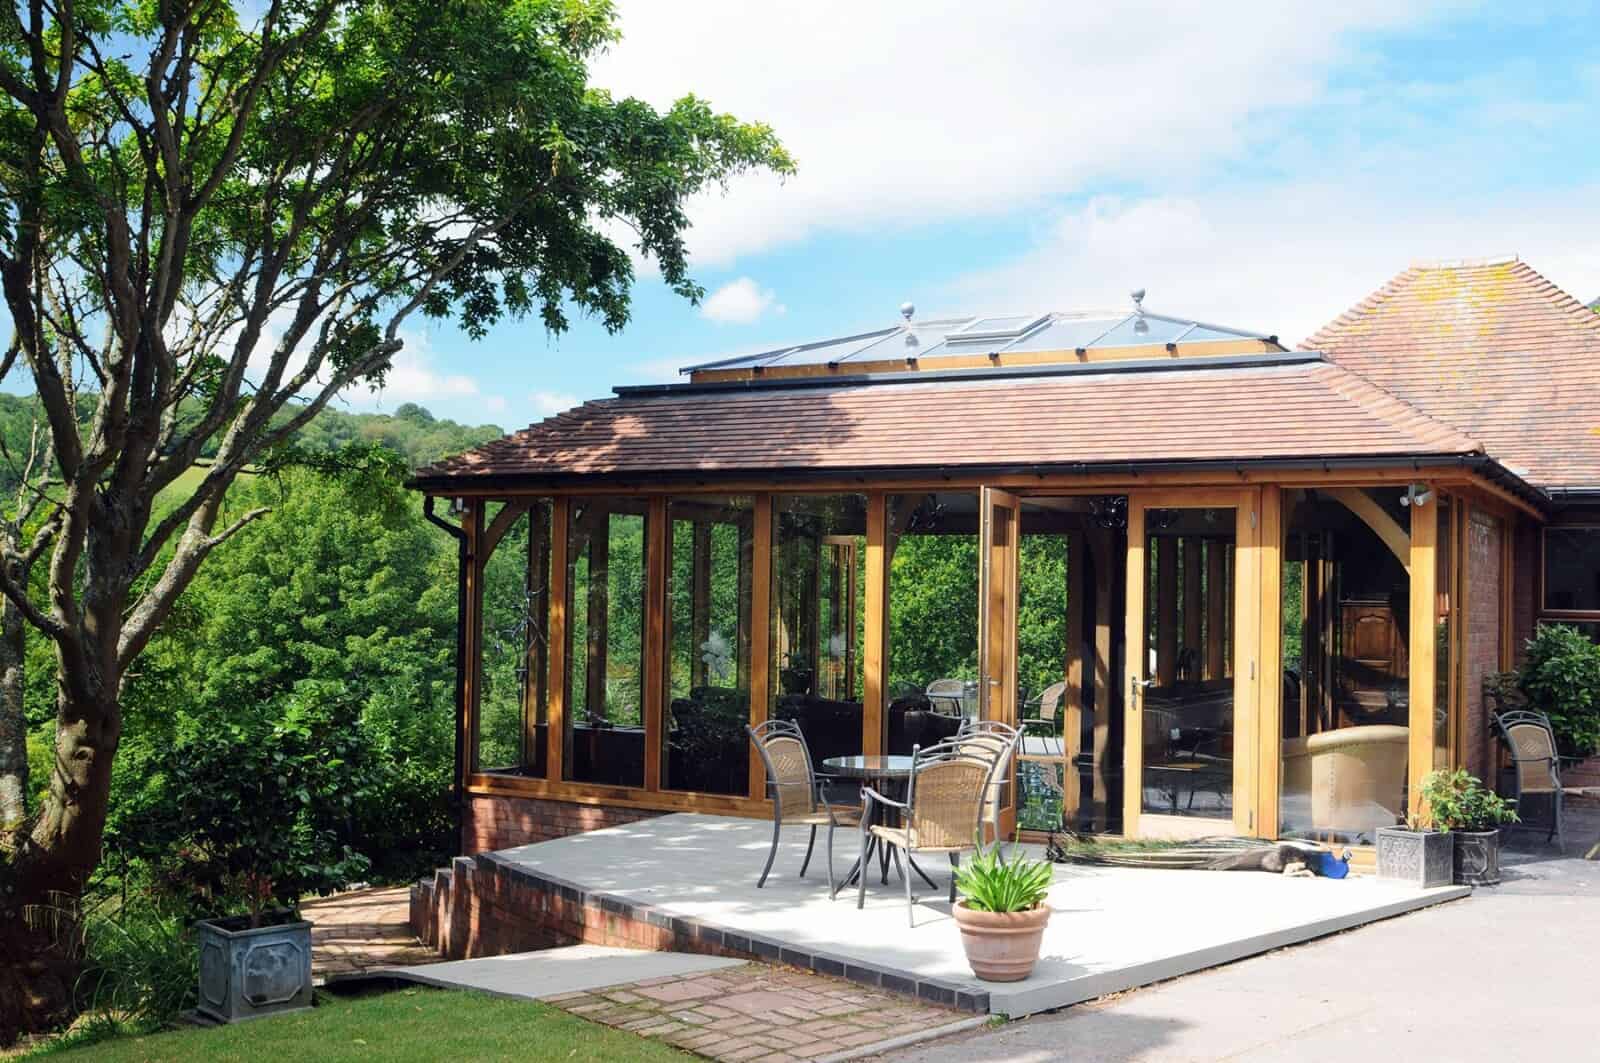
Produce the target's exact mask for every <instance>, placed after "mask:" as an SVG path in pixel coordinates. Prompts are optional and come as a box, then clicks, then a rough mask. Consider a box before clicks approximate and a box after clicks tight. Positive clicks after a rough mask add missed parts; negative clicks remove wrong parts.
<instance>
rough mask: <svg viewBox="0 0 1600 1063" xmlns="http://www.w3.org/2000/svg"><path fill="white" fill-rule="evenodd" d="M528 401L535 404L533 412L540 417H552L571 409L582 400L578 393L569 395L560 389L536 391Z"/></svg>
mask: <svg viewBox="0 0 1600 1063" xmlns="http://www.w3.org/2000/svg"><path fill="white" fill-rule="evenodd" d="M528 401H529V402H530V403H532V404H533V412H534V413H536V414H537V415H538V416H540V417H550V416H553V415H555V414H558V413H561V412H563V411H565V410H570V409H572V408H573V407H574V406H576V405H578V404H579V403H580V402H581V401H582V400H581V399H579V398H578V396H576V395H568V394H565V393H563V392H559V391H535V392H534V393H533V394H531V395H529V396H528Z"/></svg>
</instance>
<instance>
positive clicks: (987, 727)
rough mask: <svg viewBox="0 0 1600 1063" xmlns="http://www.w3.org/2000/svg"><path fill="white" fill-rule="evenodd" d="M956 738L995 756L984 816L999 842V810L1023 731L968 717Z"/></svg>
mask: <svg viewBox="0 0 1600 1063" xmlns="http://www.w3.org/2000/svg"><path fill="white" fill-rule="evenodd" d="M956 741H958V742H962V743H964V744H965V745H967V746H968V747H969V748H970V749H971V750H972V751H973V752H981V753H984V754H985V755H988V756H991V757H993V758H994V761H995V765H994V775H993V776H992V777H991V778H990V780H989V787H988V792H987V793H986V794H985V795H984V802H983V819H984V822H986V823H988V824H989V829H990V830H991V831H992V832H993V834H994V840H995V841H997V842H998V841H1000V810H1001V809H1002V808H1004V807H1005V797H1006V787H1007V786H1009V785H1010V783H1011V766H1012V764H1013V763H1014V762H1015V761H1016V757H1017V747H1018V746H1020V745H1021V744H1022V732H1021V731H1019V730H1017V729H1016V728H1015V727H1012V726H1011V725H1010V724H1008V723H1002V722H1000V721H999V720H967V721H965V722H964V723H962V725H961V730H959V731H957V732H956ZM1001 859H1002V860H1003V859H1004V857H1003V856H1002V857H1001Z"/></svg>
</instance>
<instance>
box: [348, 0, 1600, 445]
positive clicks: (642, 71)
mask: <svg viewBox="0 0 1600 1063" xmlns="http://www.w3.org/2000/svg"><path fill="white" fill-rule="evenodd" d="M1084 6H1088V5H1065V4H1010V3H1005V2H998V0H996V2H989V3H985V4H983V5H972V4H966V3H950V4H941V3H918V4H861V3H859V2H856V3H851V4H832V3H820V2H819V3H809V4H804V5H787V4H784V5H748V4H740V3H720V2H718V3H685V4H670V5H668V4H659V3H649V2H645V3H628V2H624V3H622V4H621V5H620V7H621V13H622V27H623V31H624V34H625V35H626V37H625V40H624V41H623V43H622V44H621V45H619V46H618V47H616V48H615V49H613V51H612V52H611V53H610V54H609V55H607V56H606V57H605V59H604V60H603V61H602V62H600V63H599V64H597V66H596V68H595V70H594V77H595V80H596V81H597V82H599V83H601V84H604V85H607V86H609V87H611V88H612V89H613V90H614V91H617V92H619V93H630V94H634V95H638V96H641V97H643V98H645V99H647V100H650V101H652V102H655V103H658V104H665V103H666V102H668V101H670V100H671V99H672V98H673V97H674V96H676V95H678V94H681V93H682V92H685V91H691V90H692V91H694V92H696V93H697V94H699V95H702V96H704V97H706V98H708V99H710V100H711V102H712V103H713V104H714V105H715V106H717V107H718V108H719V109H724V110H727V111H731V112H732V113H735V114H738V115H740V116H741V117H749V118H760V119H763V120H766V121H769V122H771V123H772V124H773V125H774V126H775V127H776V129H777V130H778V132H779V134H780V135H781V136H782V137H783V138H784V139H785V141H786V143H787V144H788V145H789V146H790V148H791V149H792V150H793V152H794V154H795V155H796V157H797V159H798V161H799V166H800V172H799V175H798V176H797V177H795V178H793V179H791V180H790V181H788V182H784V183H782V184H780V183H778V182H776V181H774V180H770V179H766V178H754V179H750V180H744V181H739V182H735V183H734V184H733V185H732V186H731V187H730V188H729V189H728V191H727V193H726V194H725V195H720V194H719V195H717V196H713V197H707V198H706V199H705V200H704V201H703V202H700V203H698V204H696V209H695V211H694V216H695V218H696V222H697V224H696V229H695V231H694V233H693V234H692V236H691V245H692V247H693V248H694V251H695V261H696V273H697V278H698V279H699V280H700V282H701V283H702V284H704V285H705V287H706V289H707V291H708V292H710V293H711V298H710V299H709V300H708V301H707V302H706V304H705V305H704V306H702V307H698V308H697V307H693V306H690V305H688V304H687V303H685V302H683V301H682V300H680V299H677V298H676V297H674V296H672V295H671V294H670V293H668V292H666V291H665V290H664V289H663V288H662V287H661V285H660V284H659V282H657V281H656V280H655V279H654V277H653V276H652V275H651V274H650V271H649V267H648V264H647V263H645V264H641V273H640V282H639V285H638V289H637V295H636V303H635V310H634V315H633V320H632V323H631V324H630V325H629V327H628V328H627V329H626V330H625V331H624V332H622V333H621V334H620V335H617V336H608V335H606V334H605V332H604V331H603V330H602V329H600V328H598V327H596V326H595V325H593V324H592V323H589V322H582V321H580V322H578V323H577V324H576V325H575V327H574V328H573V329H572V330H571V332H570V333H568V334H566V335H564V336H560V337H555V338H552V337H549V336H546V335H545V334H544V333H543V331H542V330H541V329H540V328H539V327H538V326H537V325H534V324H506V325H503V326H502V327H500V328H498V329H496V330H495V331H494V332H493V333H492V334H491V335H490V336H489V337H488V339H486V340H485V341H483V342H482V343H477V344H474V343H471V342H469V341H467V340H465V339H464V338H463V337H461V336H459V335H457V334H455V333H453V332H451V331H450V330H448V329H442V328H438V327H436V326H435V327H432V328H430V329H429V330H428V331H427V333H426V335H423V336H417V337H416V339H417V340H418V341H420V342H418V343H416V344H415V345H414V348H413V350H412V352H411V353H410V354H409V355H408V356H407V359H408V361H407V366H408V371H407V373H406V374H405V375H404V376H403V377H402V378H401V380H400V388H399V392H398V393H397V392H396V391H395V390H394V389H391V392H390V393H389V394H387V395H385V396H383V397H382V398H381V400H378V401H379V402H380V403H381V405H382V406H384V407H388V408H392V407H393V406H394V405H395V404H397V403H398V402H400V401H406V400H413V399H414V400H416V401H422V402H424V403H425V404H427V405H428V406H430V407H431V408H432V409H434V410H435V412H437V413H440V414H443V415H448V416H453V417H457V418H465V419H469V420H494V421H496V422H497V423H500V424H502V425H504V426H506V427H507V428H515V427H520V426H521V425H523V424H526V423H528V422H529V421H531V420H536V419H538V418H540V417H542V416H545V415H547V414H548V413H550V412H553V411H555V410H556V409H559V408H561V407H564V406H566V405H569V404H571V403H572V402H574V401H576V400H581V399H587V398H595V397H601V396H604V395H606V394H608V393H609V390H610V388H611V386H612V385H614V384H620V383H641V382H654V381H661V380H667V379H671V376H672V370H674V369H676V368H677V367H678V366H680V365H683V364H687V363H690V362H694V361H697V360H705V359H710V358H715V357H718V356H723V355H728V354H733V353H740V352H745V351H751V350H758V349H764V348H767V347H773V346H779V345H782V344H784V343H787V342H792V341H800V340H806V339H814V338H820V337H823V336H828V335H837V334H840V333H842V332H845V331H848V330H853V329H858V328H863V327H872V326H880V325H883V324H887V323H889V322H891V321H893V320H895V317H896V308H897V307H898V306H899V304H900V303H901V302H902V301H904V300H907V299H909V300H912V301H914V302H915V303H916V304H917V307H918V314H919V316H931V315H934V314H938V313H940V312H944V311H997V312H1003V311H1022V310H1034V309H1038V310H1045V309H1058V310H1068V309H1079V308H1087V307H1100V306H1122V305H1126V301H1127V294H1126V293H1127V292H1128V290H1130V289H1132V288H1134V287H1145V288H1147V289H1148V290H1149V293H1150V294H1149V296H1148V299H1147V304H1148V305H1149V306H1150V307H1152V308H1153V309H1157V310H1163V311H1168V312H1173V313H1179V314H1187V315H1191V316H1194V317H1198V318H1201V319H1203V320H1213V321H1220V322H1223V323H1229V324H1236V325H1240V326H1243V327H1247V328H1257V329H1261V330H1263V331H1266V332H1276V333H1278V334H1280V335H1282V336H1283V337H1284V338H1285V339H1286V340H1288V341H1294V340H1298V339H1299V338H1301V337H1303V336H1304V335H1306V334H1308V333H1309V332H1311V331H1313V330H1314V329H1315V328H1316V327H1317V326H1318V325H1320V324H1321V323H1322V322H1324V321H1325V320H1327V319H1330V318H1332V317H1334V316H1336V315H1337V314H1338V313H1339V312H1340V311H1342V310H1343V309H1344V308H1345V307H1347V306H1348V305H1350V304H1352V303H1354V302H1356V301H1357V300H1359V299H1360V298H1362V297H1363V296H1364V295H1365V294H1366V293H1368V292H1369V291H1371V290H1372V289H1374V288H1376V287H1377V286H1379V285H1380V284H1382V283H1383V282H1384V281H1385V280H1386V279H1388V278H1389V277H1390V276H1391V275H1393V274H1394V273H1396V272H1398V271H1399V270H1401V269H1403V268H1405V267H1406V266H1407V265H1408V264H1410V263H1411V262H1413V261H1416V260H1426V259H1441V258H1477V257H1489V256H1498V255H1503V254H1520V255H1521V256H1522V257H1523V258H1524V259H1525V260H1527V261H1528V262H1530V263H1531V264H1532V265H1533V266H1534V267H1535V268H1536V269H1539V270H1541V271H1542V272H1544V273H1545V275H1546V276H1548V277H1550V278H1551V279H1552V280H1554V281H1555V282H1556V283H1558V284H1560V285H1562V286H1563V287H1566V288H1567V289H1568V290H1570V291H1571V292H1572V293H1573V294H1575V295H1577V296H1579V297H1580V298H1583V299H1585V300H1587V299H1592V298H1594V297H1595V296H1597V295H1600V239H1597V238H1600V166H1597V164H1600V46H1597V45H1596V43H1595V42H1596V41H1597V40H1600V35H1597V34H1596V32H1595V29H1596V26H1597V24H1600V20H1597V18H1596V12H1595V11H1593V10H1588V9H1578V10H1575V9H1571V8H1566V9H1561V10H1559V11H1558V10H1555V9H1547V8H1543V7H1540V6H1538V5H1528V4H1521V5H1517V6H1516V7H1514V8H1513V7H1510V6H1509V5H1496V6H1489V5H1472V4H1418V5H1400V4H1392V3H1373V4H1363V3H1347V4H1341V5H1304V6H1297V5H1286V4H1281V3H1279V4H1266V5H1257V6H1251V5H1236V4H1229V5H1204V6H1203V7H1202V6H1201V5H1151V6H1150V7H1148V8H1147V9H1141V8H1140V7H1138V6H1137V5H1097V6H1100V7H1106V8H1112V7H1114V8H1115V10H1106V11H1098V10H1096V11H1075V10H1071V9H1072V8H1078V7H1084ZM1334 6H1337V7H1338V10H1337V11H1334V10H1330V9H1331V8H1333V7H1334ZM1185 8H1193V10H1192V11H1188V10H1185ZM356 401H357V403H358V404H359V405H361V406H368V405H370V404H371V403H372V402H373V401H374V400H373V399H372V398H371V397H367V396H361V397H358V398H357V400H356Z"/></svg>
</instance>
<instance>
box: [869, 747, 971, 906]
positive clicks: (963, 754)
mask: <svg viewBox="0 0 1600 1063" xmlns="http://www.w3.org/2000/svg"><path fill="white" fill-rule="evenodd" d="M989 749H992V747H985V746H982V745H977V744H974V743H971V742H964V741H962V740H960V739H954V738H953V739H950V740H948V741H945V742H940V743H937V744H936V745H931V746H929V747H928V748H927V749H921V748H916V747H914V748H913V749H912V750H911V778H910V781H909V782H908V783H907V786H906V799H905V800H904V801H896V800H893V799H892V798H888V797H885V796H884V795H882V794H880V793H878V792H877V791H876V790H874V789H872V788H871V787H867V788H865V789H863V790H862V791H861V797H862V807H863V813H862V817H861V867H862V873H861V876H860V885H859V887H858V889H857V893H856V907H857V908H860V907H862V905H864V904H865V903H866V898H867V876H866V870H865V869H866V866H867V858H868V850H869V842H870V841H871V840H872V839H874V838H875V839H877V840H878V841H879V842H880V843H881V844H884V845H888V846H890V847H891V848H890V852H891V853H893V854H894V857H895V861H896V863H898V862H899V858H900V857H899V854H900V853H902V852H903V853H905V856H906V864H907V866H906V867H905V868H903V869H901V875H900V878H901V880H902V881H904V882H905V884H906V922H907V923H908V924H909V925H911V926H913V927H915V926H916V925H917V924H916V906H915V900H914V898H913V897H912V895H911V872H912V869H913V865H912V864H911V861H912V859H913V858H914V857H915V856H916V855H917V854H918V853H943V854H944V855H946V856H948V857H949V858H950V902H951V903H952V904H954V903H955V899H956V881H955V872H956V869H957V868H958V867H959V866H960V864H961V854H962V853H964V852H967V851H968V850H976V849H977V847H978V839H979V837H980V832H981V831H982V830H983V813H984V804H985V800H986V795H987V794H988V792H989V780H990V777H991V776H992V775H993V773H994V770H995V766H996V765H995V757H994V756H993V755H992V754H991V753H990V752H988V750H989ZM881 812H891V813H896V814H898V818H899V823H898V824H890V823H884V822H879V821H878V820H879V815H880V813H881Z"/></svg>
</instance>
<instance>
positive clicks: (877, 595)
mask: <svg viewBox="0 0 1600 1063" xmlns="http://www.w3.org/2000/svg"><path fill="white" fill-rule="evenodd" d="M887 505H888V497H887V496H886V495H885V494H884V493H883V492H882V491H874V492H872V493H871V494H870V495H868V496H867V595H866V597H867V601H866V612H867V615H866V646H865V647H863V651H862V663H863V665H864V666H865V667H864V671H865V673H866V674H865V676H864V677H863V679H864V683H865V689H864V690H863V691H862V699H861V741H862V746H861V748H862V750H863V751H864V752H865V753H866V754H867V755H868V756H875V755H879V754H882V753H883V745H884V735H883V718H884V680H885V678H886V676H885V675H884V666H885V665H886V664H887V662H888V643H889V624H888V619H889V609H888V605H889V602H888V590H889V572H888V559H889V551H888V547H887V544H886V542H885V539H886V535H885V533H886V532H887V531H888V513H887Z"/></svg>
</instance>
